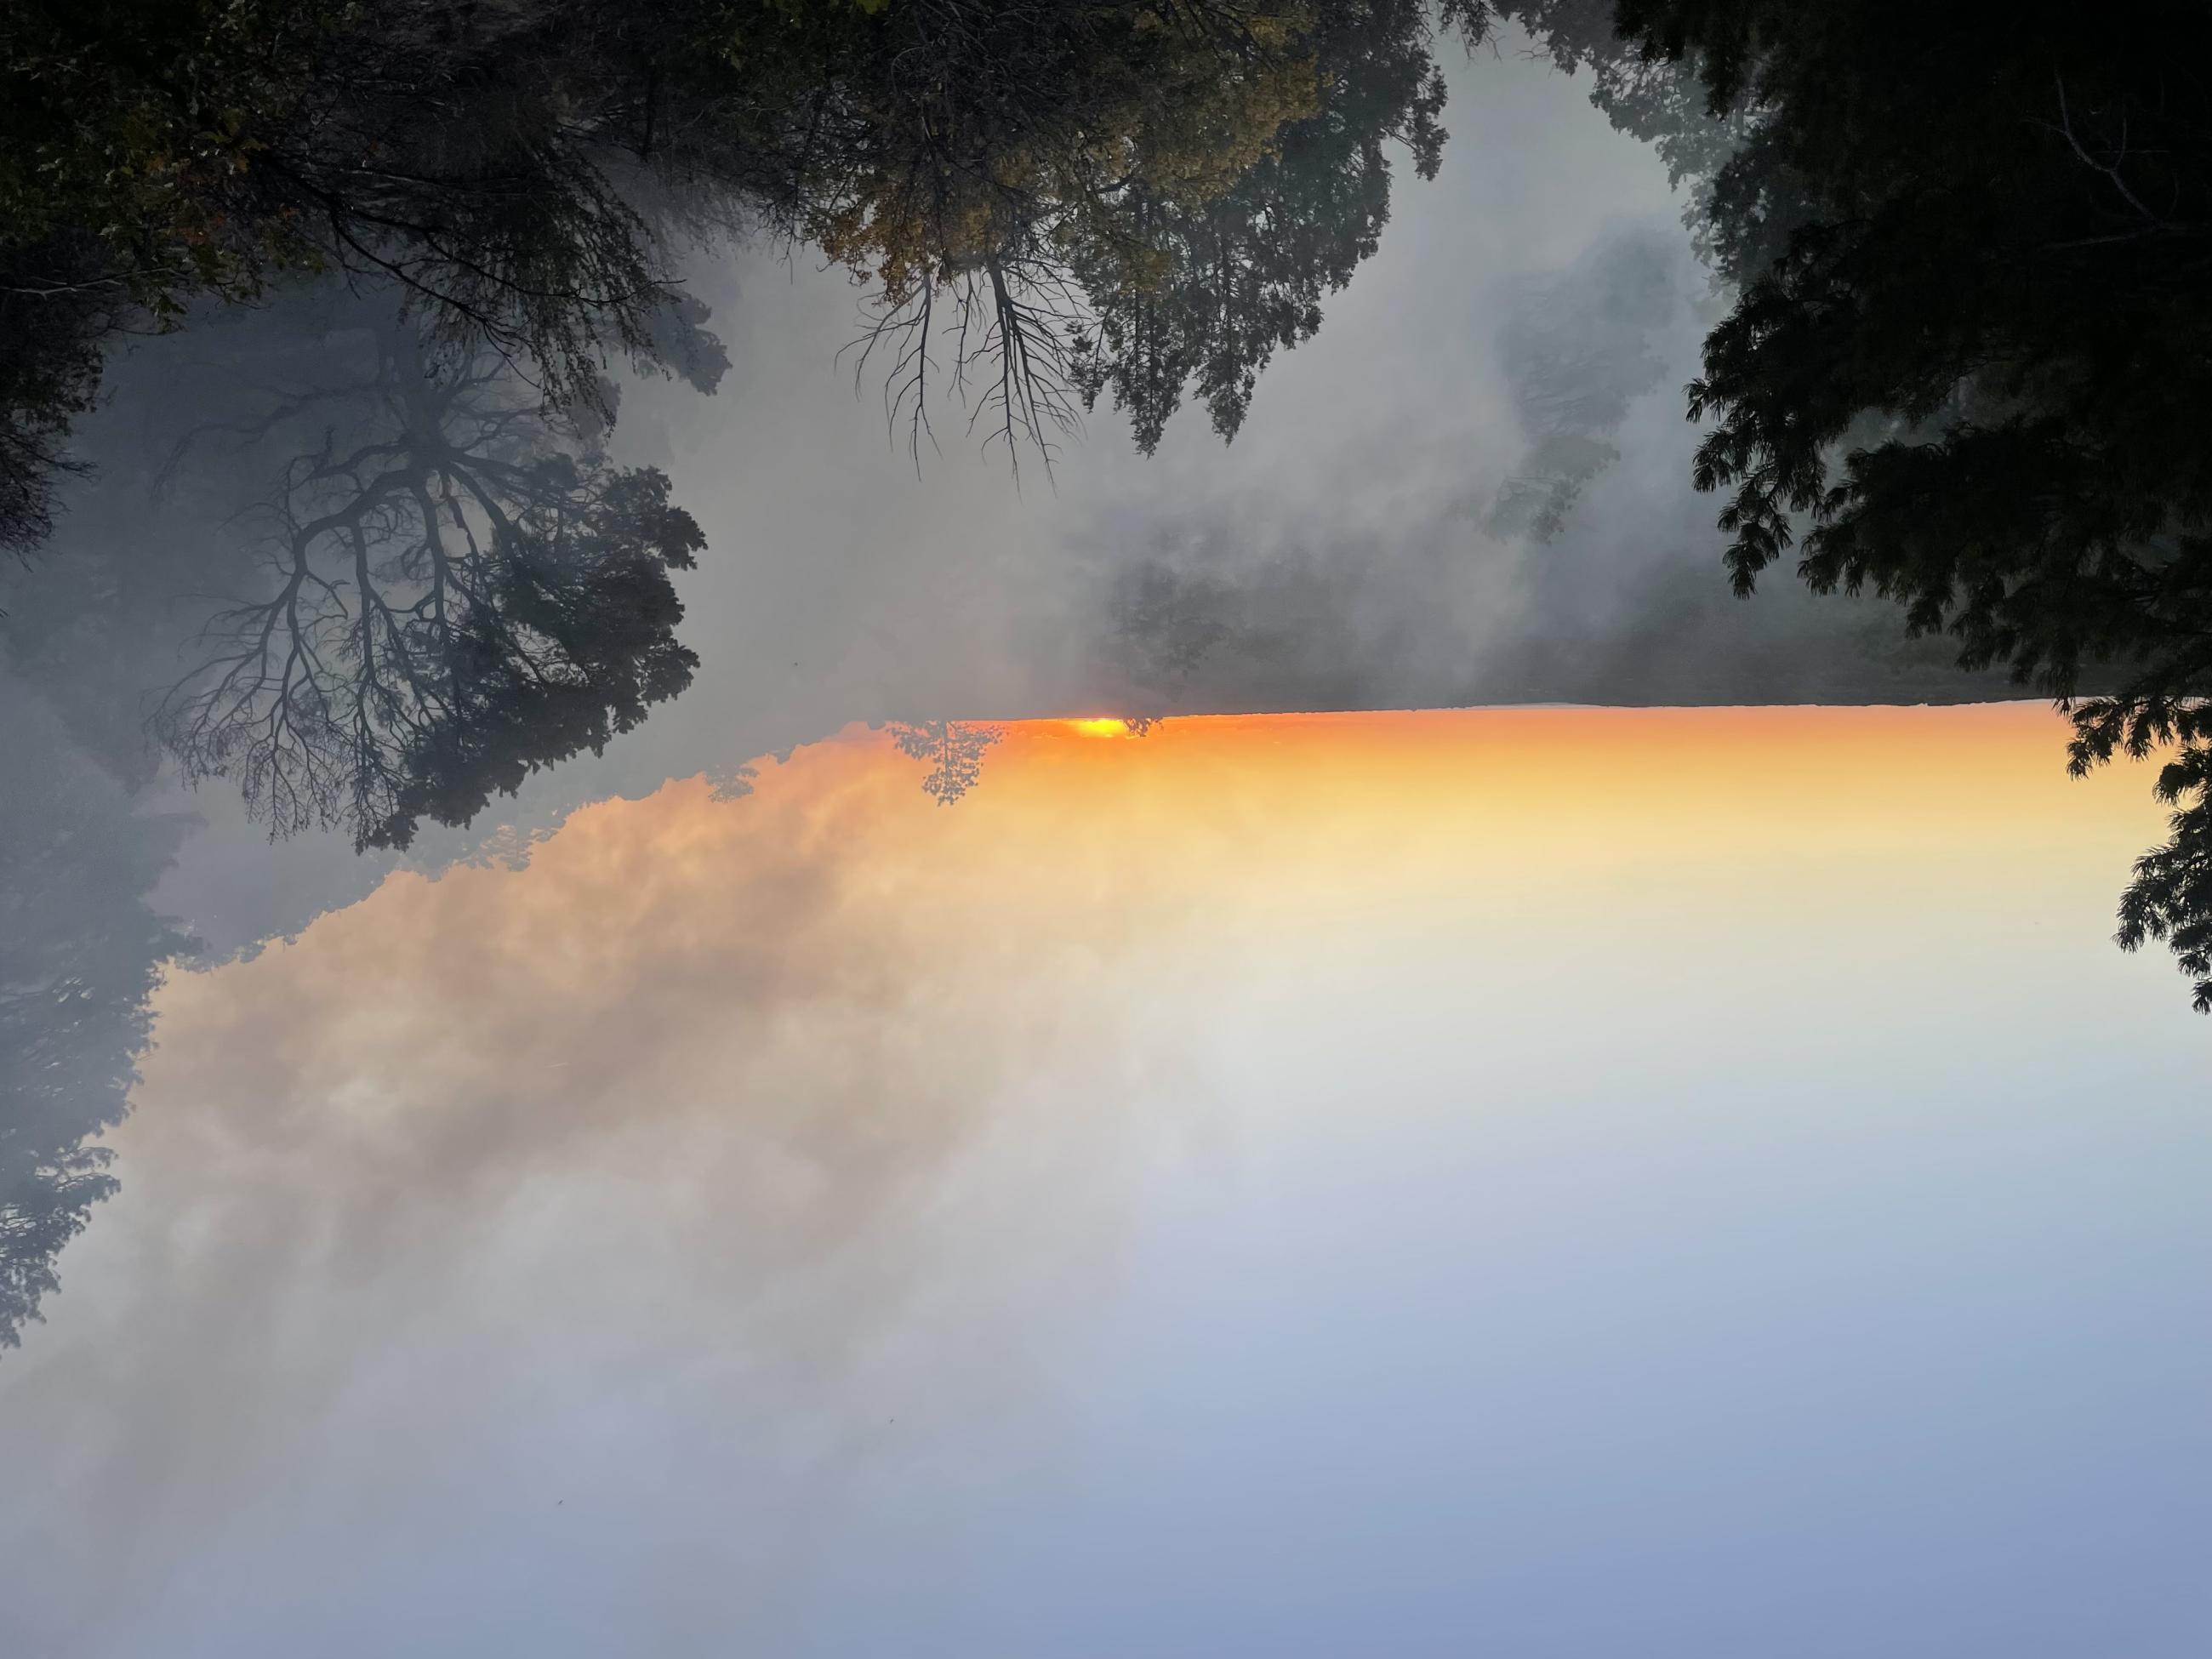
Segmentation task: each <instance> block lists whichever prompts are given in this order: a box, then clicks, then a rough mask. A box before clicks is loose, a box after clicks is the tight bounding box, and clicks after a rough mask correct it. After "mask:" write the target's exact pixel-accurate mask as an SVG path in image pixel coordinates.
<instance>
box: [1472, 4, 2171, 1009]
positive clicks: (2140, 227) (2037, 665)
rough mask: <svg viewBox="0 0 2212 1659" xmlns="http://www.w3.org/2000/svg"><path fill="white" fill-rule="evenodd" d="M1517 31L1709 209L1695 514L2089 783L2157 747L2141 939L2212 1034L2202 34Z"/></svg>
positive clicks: (1738, 568)
mask: <svg viewBox="0 0 2212 1659" xmlns="http://www.w3.org/2000/svg"><path fill="white" fill-rule="evenodd" d="M1507 9H1511V10H1516V11H1519V12H1521V13H1522V14H1524V15H1525V16H1526V17H1527V20H1528V21H1530V22H1531V23H1532V25H1534V26H1535V27H1540V28H1541V27H1545V26H1546V25H1547V24H1551V25H1553V26H1555V27H1557V28H1558V30H1559V34H1558V36H1557V37H1556V39H1555V43H1554V52H1555V55H1556V56H1558V57H1559V59H1560V61H1562V62H1563V63H1569V64H1583V63H1586V64H1590V65H1591V66H1592V67H1593V68H1594V69H1595V70H1596V71H1597V73H1598V75H1599V87H1598V92H1599V99H1600V101H1601V103H1605V104H1607V106H1608V107H1609V108H1611V109H1612V111H1613V113H1614V115H1615V118H1616V119H1618V120H1620V122H1621V124H1622V125H1626V126H1628V127H1629V128H1631V130H1634V131H1640V132H1642V134H1643V135H1644V136H1645V137H1650V138H1652V139H1653V140H1654V141H1655V142H1656V143H1660V144H1661V146H1662V149H1666V150H1667V151H1668V155H1669V159H1670V161H1671V162H1672V163H1673V164H1674V166H1675V167H1676V170H1677V172H1678V173H1679V174H1681V175H1684V176H1687V177H1690V178H1692V179H1695V180H1696V181H1697V189H1698V202H1697V206H1696V208H1695V209H1694V210H1693V214H1692V219H1693V222H1694V223H1696V224H1697V225H1698V227H1699V230H1700V234H1701V237H1702V238H1703V240H1705V244H1706V246H1708V248H1709V249H1710V251H1711V254H1712V257H1713V258H1714V260H1715V263H1716V264H1717V268H1718V270H1719V271H1720V272H1721V274H1722V275H1723V276H1726V277H1727V278H1729V280H1730V281H1731V282H1732V283H1735V285H1736V291H1735V297H1734V306H1733V309H1732V310H1731V311H1730V312H1729V314H1728V315H1727V317H1726V318H1725V319H1723V321H1722V322H1721V323H1720V324H1719V325H1717V327H1716V328H1715V329H1714V330H1713V331H1712V333H1711V336H1710V337H1709V338H1708V340H1707V342H1706V345H1705V362H1704V368H1703V373H1702V374H1701V375H1700V376H1699V379H1698V380H1696V382H1695V383H1694V384H1693V385H1692V386H1691V388H1690V408H1691V412H1692V416H1698V417H1701V418H1705V419H1708V420H1709V421H1710V422H1711V426H1710V429H1709V430H1708V431H1707V433H1706V434H1705V436H1704V438H1703V440H1702V441H1701V443H1700V445H1699V451H1698V458H1697V482H1698V483H1699V487H1700V488H1702V489H1716V490H1722V491H1725V492H1727V495H1728V501H1727V506H1726V509H1725V511H1724V512H1723V515H1722V518H1721V526H1722V528H1723V531H1724V532H1727V533H1728V534H1729V537H1730V538H1731V543H1730V545H1729V550H1728V563H1729V569H1730V571H1731V573H1732V574H1733V577H1734V580H1735V585H1736V587H1737V590H1738V591H1739V592H1746V593H1747V592H1750V591H1751V590H1752V588H1753V586H1754V584H1755V583H1756V581H1757V579H1758V577H1759V574H1760V573H1761V572H1762V571H1764V570H1765V569H1767V568H1769V567H1770V566H1771V565H1772V564H1774V563H1775V562H1777V561H1778V560H1779V559H1781V558H1783V557H1784V556H1785V555H1786V554H1790V553H1792V552H1794V553H1795V555H1796V566H1797V569H1798V571H1799V572H1800V573H1801V574H1802V576H1803V578H1804V579H1805V580H1807V581H1808V583H1809V584H1810V585H1811V586H1813V587H1814V589H1815V590H1817V591H1820V592H1829V591H1832V590H1836V589H1838V588H1841V589H1845V590H1849V591H1853V592H1857V591H1860V590H1862V589H1864V590H1869V591H1872V592H1878V593H1880V594H1881V595H1883V596H1885V597H1887V598H1888V599H1893V600H1894V601H1896V602H1897V603H1898V604H1899V605H1901V606H1902V607H1903V608H1904V610H1905V616H1906V619H1907V622H1908V624H1909V626H1910V627H1911V629H1912V630H1914V631H1915V632H1920V633H1933V632H1945V631H1948V633H1949V634H1950V635H1953V636H1954V638H1955V640H1956V641H1957V644H1958V648H1959V653H1960V660H1961V661H1962V662H1963V663H1965V664H1966V665H1970V666H1982V665H1992V664H2002V665H2009V666H2010V668H2011V669H2012V670H2013V671H2014V672H2015V674H2016V676H2017V677H2018V678H2020V679H2021V681H2022V682H2023V683H2025V684H2033V685H2035V686H2037V687H2038V688H2039V689H2041V690H2045V691H2047V692H2049V693H2051V695H2052V696H2056V697H2057V698H2058V699H2059V700H2060V701H2061V702H2062V703H2063V705H2064V706H2065V707H2066V708H2068V709H2069V711H2070V712H2071V714H2072V715H2073V719H2074V722H2075V741H2074V744H2073V750H2072V756H2073V763H2074V765H2075V768H2076V769H2087V768H2089V767H2092V766H2094V765H2097V764H2099V763H2102V762H2104V761H2106V760H2108V759H2110V758H2111V757H2112V756H2114V755H2115V754H2118V753H2126V754H2130V755H2136V756H2142V755H2147V754H2149V753H2151V752H2152V751H2154V750H2159V749H2160V748H2162V747H2168V746H2173V747H2174V759H2173V761H2172V764H2170V765H2168V766H2167V768H2166V770H2165V772H2164V774H2163V776H2162V780H2161V782H2160V789H2161V792H2162V793H2164V794H2165V795H2166V798H2167V799H2169V800H2171V801H2172V803H2173V804H2174V805H2175V808H2176V815H2175V817H2174V820H2173V828H2174V837H2173V840H2172V842H2169V843H2168V844H2167V845H2166V847H2164V848H2160V850H2159V851H2157V852H2155V853H2154V854H2151V855H2149V856H2148V858H2146V859H2145V860H2143V861H2142V865H2141V866H2139V868H2138V871H2137V873H2136V884H2135V885H2134V886H2133V887H2132V888H2131V889H2130V891H2129V894H2128V896H2127V898H2126V900H2125V902H2124V907H2123V910H2122V917H2121V921H2122V930H2121V938H2122V941H2123V942H2124V943H2125V944H2128V945H2136V944H2138V943H2140V942H2142V940H2143V939H2149V938H2161V937H2168V938H2171V939H2172V941H2173V942H2174V944H2175V945H2176V946H2177V948H2178V949H2179V953H2180V955H2181V957H2182V962H2183V965H2184V967H2185V969H2187V970H2188V971H2189V972H2191V974H2192V975H2195V976H2197V1004H2198V1006H2200V1007H2204V1008H2208V1009H2212V969H2208V966H2207V952H2206V941H2207V938H2208V923H2207V918H2208V916H2212V911H2208V909H2207V908H2206V902H2207V899H2208V897H2212V815H2208V813H2207V811H2206V810H2205V799H2204V790H2205V781H2206V776H2207V751H2206V748H2205V745H2206V744H2207V742H2208V741H2212V708H2208V704H2207V698H2208V696H2212V447H2208V446H2207V445H2206V443H2205V441H2204V433H2203V423H2204V421H2205V419H2206V411H2207V410H2212V306H2208V305H2207V303H2206V300H2207V293H2208V286H2212V284H2208V275H2212V88H2207V86H2206V85H2205V83H2204V82H2203V80H2202V77H2201V76H2199V74H2198V73H2197V69H2196V68H2195V65H2197V64H2198V63H2200V62H2201V61H2202V60H2203V56H2204V54H2205V51H2206V48H2207V47H2208V46H2212V16H2208V15H2206V14H2204V13H2203V12H2202V11H2201V10H2197V11H2191V10H2188V9H2180V8H2173V7H2168V6H2164V5H2151V4H2123V5H2122V6H2121V7H2120V8H2119V9H2118V11H2117V12H2115V11H2113V10H2112V9H2106V11H2104V12H2101V13H2100V15H2098V17H2097V19H2096V20H2095V21H2094V23H2093V25H2089V26H2085V25H2084V23H2083V21H2082V20H2081V18H2080V17H2079V15H2078V14H2077V13H2076V12H2075V11H2074V10H2072V9H2068V8H2063V7H2060V6H2057V5H2056V4H2047V3H2039V4H2029V5H2025V6H2015V7H2013V8H2010V9H2008V11H2007V12H2006V14H2005V15H2004V19H2003V26H2002V27H1991V26H1990V19H1988V18H1987V17H1985V16H1984V15H1980V14H1978V13H1974V12H1972V11H1968V10H1964V9H1943V8H1936V9H1932V10H1931V9H1928V8H1924V7H1916V8H1911V9H1908V8H1906V7H1905V6H1902V5H1900V4H1898V3H1894V0H1838V3H1833V4H1822V5H1818V6H1806V5H1798V4H1793V3H1789V0H1620V5H1619V7H1618V10H1617V14H1616V18H1615V21H1616V22H1617V24H1618V27H1619V29H1620V33H1621V34H1622V36H1623V37H1624V40H1625V43H1626V45H1625V47H1615V48H1613V50H1611V51H1610V52H1608V51H1607V49H1606V48H1605V47H1604V46H1602V44H1601V43H1600V42H1599V41H1597V40H1595V39H1594V36H1593V31H1592V29H1591V27H1590V22H1591V19H1590V13H1591V11H1592V8H1591V7H1590V6H1589V5H1587V4H1578V3H1575V0H1544V3H1534V4H1530V5H1528V6H1525V7H1509V8H1507ZM1670 64H1672V65H1680V66H1683V67H1684V68H1686V70H1688V71H1689V72H1691V73H1692V74H1693V75H1694V76H1695V77H1696V82H1697V83H1698V85H1699V87H1701V88H1702V90H1703V92H1704V94H1705V100H1706V107H1705V116H1706V118H1707V119H1706V121H1705V132H1706V134H1707V135H1708V137H1707V141H1705V142H1700V141H1699V140H1697V138H1696V137H1695V129H1694V127H1692V125H1690V124H1689V123H1688V122H1687V121H1686V112H1685V109H1684V106H1683V103H1682V100H1681V98H1680V94H1679V93H1665V92H1663V91H1662V89H1661V88H1659V87H1658V86H1657V85H1656V83H1655V82H1653V81H1652V80H1651V78H1650V77H1651V75H1652V73H1653V72H1654V70H1655V69H1657V68H1663V67H1665V66H1667V65H1670ZM1712 137H1721V138H1724V139H1725V140H1726V143H1725V145H1724V146H1722V147H1719V148H1716V147H1715V145H1714V144H1713V143H1711V142H1710V140H1711V138H1712Z"/></svg>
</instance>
